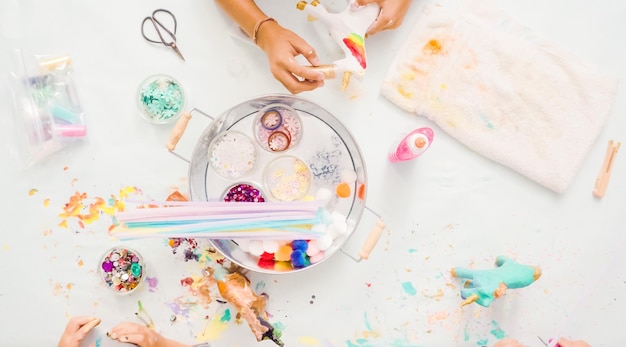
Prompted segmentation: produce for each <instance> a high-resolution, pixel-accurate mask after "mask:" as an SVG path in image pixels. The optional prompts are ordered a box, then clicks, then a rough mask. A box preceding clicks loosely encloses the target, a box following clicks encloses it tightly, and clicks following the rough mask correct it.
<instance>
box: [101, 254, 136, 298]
mask: <svg viewBox="0 0 626 347" xmlns="http://www.w3.org/2000/svg"><path fill="white" fill-rule="evenodd" d="M145 274H146V263H145V262H144V260H143V257H142V256H141V254H139V252H137V251H136V250H134V249H132V248H128V247H123V246H117V247H113V248H110V249H109V250H107V251H106V252H105V253H104V255H103V256H102V258H101V259H100V262H99V264H98V276H99V277H100V279H101V280H102V282H103V283H104V286H105V287H107V288H108V289H110V290H112V291H113V292H115V293H117V294H130V293H132V292H133V291H135V290H136V289H137V288H139V285H140V284H141V282H142V281H143V279H144V277H145Z"/></svg>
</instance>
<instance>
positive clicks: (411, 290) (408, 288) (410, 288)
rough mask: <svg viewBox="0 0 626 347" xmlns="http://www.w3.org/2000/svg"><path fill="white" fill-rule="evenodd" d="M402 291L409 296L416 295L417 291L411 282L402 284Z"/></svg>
mask: <svg viewBox="0 0 626 347" xmlns="http://www.w3.org/2000/svg"><path fill="white" fill-rule="evenodd" d="M402 289H404V291H405V292H406V293H407V294H409V295H415V294H417V290H415V288H414V287H413V284H412V283H411V282H402Z"/></svg>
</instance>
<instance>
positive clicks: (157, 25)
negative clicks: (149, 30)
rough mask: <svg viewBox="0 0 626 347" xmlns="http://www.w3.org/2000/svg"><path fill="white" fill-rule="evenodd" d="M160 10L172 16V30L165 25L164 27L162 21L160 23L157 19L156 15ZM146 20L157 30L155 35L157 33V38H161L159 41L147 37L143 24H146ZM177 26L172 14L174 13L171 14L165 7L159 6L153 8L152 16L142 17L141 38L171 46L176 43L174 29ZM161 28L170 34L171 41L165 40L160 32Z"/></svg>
mask: <svg viewBox="0 0 626 347" xmlns="http://www.w3.org/2000/svg"><path fill="white" fill-rule="evenodd" d="M160 12H163V13H167V14H168V15H169V16H170V17H172V20H173V22H174V32H172V31H170V30H169V29H168V28H167V27H166V26H165V25H164V24H163V23H161V21H159V19H158V18H157V17H156V15H157V13H160ZM147 21H150V22H152V25H153V26H154V29H155V30H156V32H157V35H159V39H161V40H160V41H157V40H153V39H151V38H149V37H148V36H147V35H146V32H145V26H146V22H147ZM177 27H178V23H177V22H176V17H175V16H174V14H172V12H170V11H168V10H166V9H162V8H160V9H157V10H154V12H152V16H150V17H146V18H144V19H143V22H141V35H142V36H143V38H144V39H146V40H147V41H150V42H152V43H162V44H164V45H166V46H170V47H171V46H173V45H175V44H176V29H177ZM161 29H162V30H164V31H165V32H166V33H167V34H168V35H169V36H170V38H171V41H166V40H165V39H164V38H163V34H162V33H161Z"/></svg>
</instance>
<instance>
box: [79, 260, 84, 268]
mask: <svg viewBox="0 0 626 347" xmlns="http://www.w3.org/2000/svg"><path fill="white" fill-rule="evenodd" d="M83 265H85V262H83V260H82V259H78V267H82V266H83Z"/></svg>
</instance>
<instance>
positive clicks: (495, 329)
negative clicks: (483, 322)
mask: <svg viewBox="0 0 626 347" xmlns="http://www.w3.org/2000/svg"><path fill="white" fill-rule="evenodd" d="M491 325H493V329H492V330H491V335H493V336H495V337H496V338H497V339H498V340H501V339H503V338H505V337H506V333H505V332H504V330H502V329H501V328H500V325H499V324H498V322H496V321H491Z"/></svg>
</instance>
